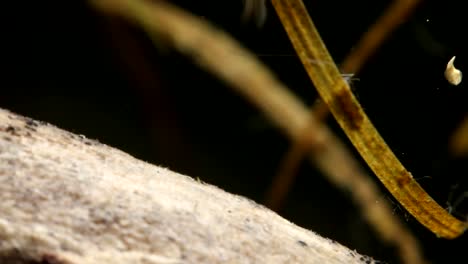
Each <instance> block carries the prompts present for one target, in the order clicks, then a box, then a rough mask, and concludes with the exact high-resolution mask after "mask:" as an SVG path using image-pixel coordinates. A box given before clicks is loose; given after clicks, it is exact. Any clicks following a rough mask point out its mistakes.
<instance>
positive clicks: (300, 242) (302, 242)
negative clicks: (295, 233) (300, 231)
mask: <svg viewBox="0 0 468 264" xmlns="http://www.w3.org/2000/svg"><path fill="white" fill-rule="evenodd" d="M297 243H298V244H299V245H301V246H303V247H307V243H306V242H304V241H302V240H298V241H297Z"/></svg>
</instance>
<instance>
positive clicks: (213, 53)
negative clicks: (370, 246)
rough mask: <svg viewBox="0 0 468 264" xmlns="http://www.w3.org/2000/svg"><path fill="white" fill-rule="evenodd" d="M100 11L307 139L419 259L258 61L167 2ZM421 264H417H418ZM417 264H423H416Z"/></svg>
mask: <svg viewBox="0 0 468 264" xmlns="http://www.w3.org/2000/svg"><path fill="white" fill-rule="evenodd" d="M91 2H92V3H94V4H96V6H97V7H98V8H99V9H100V10H105V11H108V12H112V13H114V14H119V15H122V16H124V17H127V18H128V19H129V20H131V21H133V22H135V23H137V24H139V25H141V26H142V27H143V28H144V29H145V30H146V31H147V32H148V33H149V34H150V36H152V37H153V38H154V39H159V40H161V41H166V42H168V43H170V44H172V46H173V47H174V48H176V49H177V50H178V51H179V52H181V53H183V54H186V55H187V56H189V57H191V58H192V59H193V61H194V62H195V63H198V64H199V65H200V66H201V67H203V68H204V69H206V70H208V71H210V72H212V73H213V74H215V75H216V76H218V77H219V78H220V79H222V80H224V81H225V82H226V83H228V84H230V85H231V87H232V88H233V89H234V90H236V91H237V92H238V93H240V94H242V95H243V96H245V97H246V98H247V99H248V100H249V101H251V102H252V103H253V104H255V105H256V106H257V107H258V108H259V109H261V110H262V111H263V112H264V113H265V114H266V115H267V116H268V117H269V118H270V119H271V120H272V122H273V123H274V124H276V125H277V126H278V127H279V128H280V129H282V131H283V132H284V133H285V134H286V135H287V136H288V137H289V138H290V139H292V140H293V141H294V140H298V139H299V138H303V135H304V131H306V129H307V130H308V129H310V130H309V131H314V133H311V134H309V136H310V137H311V140H312V141H314V142H316V147H315V148H314V149H313V151H312V153H311V156H310V158H311V160H312V161H313V163H314V164H316V165H317V166H318V167H319V168H320V169H321V170H322V171H323V172H324V174H325V175H327V176H328V177H329V179H330V180H331V181H332V182H333V183H335V184H336V185H337V186H338V187H340V188H343V189H346V190H348V191H350V192H351V193H352V197H353V198H354V200H355V202H356V203H357V204H358V206H359V207H360V208H361V209H362V210H363V212H364V214H365V215H366V217H367V220H368V221H369V223H371V224H372V226H373V227H374V228H375V229H376V231H377V232H378V234H380V236H381V237H382V238H383V239H384V240H386V241H393V242H396V243H401V244H402V245H404V247H405V254H406V256H407V257H408V258H411V259H414V260H418V259H420V258H421V256H420V253H419V252H420V249H419V246H418V244H417V242H416V241H415V240H414V238H413V237H412V236H411V235H410V233H409V232H408V231H407V230H406V229H405V228H404V227H403V226H402V224H401V223H400V222H399V220H398V219H397V218H396V217H395V216H394V215H393V214H392V211H391V210H390V208H389V206H388V205H387V204H386V203H384V202H383V201H381V202H380V203H378V204H377V203H376V201H378V200H379V197H380V194H379V193H378V191H377V190H378V188H376V186H375V184H374V183H373V182H372V180H371V179H370V177H368V176H367V175H366V174H365V173H364V172H363V170H362V168H361V167H360V166H359V165H358V163H357V162H356V161H355V160H354V159H353V158H352V155H351V154H350V153H349V152H348V151H347V150H346V148H345V146H344V145H343V144H342V143H341V142H340V141H339V140H338V138H337V137H336V136H334V135H333V134H332V132H331V131H330V130H329V129H328V128H327V127H326V126H324V125H322V124H320V123H318V122H317V120H315V118H314V117H311V116H310V114H309V113H308V111H307V108H306V106H305V105H303V104H302V103H300V100H299V99H298V98H296V97H295V96H294V95H293V94H291V93H290V92H289V91H288V89H287V88H286V87H285V86H284V85H282V84H281V83H280V82H279V81H278V80H277V79H276V78H275V76H274V74H273V73H272V72H270V71H269V70H268V69H267V68H265V67H264V66H262V65H261V64H260V63H259V62H257V60H256V59H255V56H254V55H252V54H251V53H250V52H248V51H247V50H246V49H244V48H242V47H241V46H240V45H239V44H237V43H236V42H235V41H234V40H233V39H232V38H231V37H229V36H228V35H227V34H225V33H223V32H221V31H219V30H217V29H216V28H214V27H213V26H211V25H210V24H208V23H207V22H205V21H201V20H199V19H198V18H196V17H193V16H192V15H190V14H188V13H185V12H183V11H182V10H180V9H178V8H175V7H173V6H171V5H170V4H168V3H165V2H164V1H156V2H153V3H152V4H150V3H149V2H147V1H141V0H114V1H112V0H94V1H91ZM414 263H417V262H414ZM418 263H419V262H418Z"/></svg>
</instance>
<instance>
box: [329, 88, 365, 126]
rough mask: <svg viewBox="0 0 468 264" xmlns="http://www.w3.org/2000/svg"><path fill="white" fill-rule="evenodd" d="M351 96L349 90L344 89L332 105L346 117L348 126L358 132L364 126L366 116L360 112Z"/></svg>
mask: <svg viewBox="0 0 468 264" xmlns="http://www.w3.org/2000/svg"><path fill="white" fill-rule="evenodd" d="M350 95H351V94H350V93H349V92H348V91H347V90H345V89H342V90H341V92H339V93H338V94H337V95H336V96H335V98H334V100H333V101H332V104H334V107H335V108H336V110H338V111H339V113H340V114H342V115H343V116H344V121H345V123H346V126H347V127H349V128H351V129H353V130H358V129H359V128H360V127H361V125H362V121H363V120H364V116H363V114H362V113H361V111H359V108H358V107H357V106H356V105H355V104H354V103H353V102H352V98H351V96H350Z"/></svg>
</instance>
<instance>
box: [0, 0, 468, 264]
mask: <svg viewBox="0 0 468 264" xmlns="http://www.w3.org/2000/svg"><path fill="white" fill-rule="evenodd" d="M12 2H14V1H12ZM172 2H174V3H176V4H178V5H180V6H182V7H184V8H186V9H188V10H190V11H191V12H193V13H195V14H197V15H200V16H204V17H205V18H206V19H208V20H210V21H211V22H213V23H214V24H216V25H218V26H219V27H220V28H222V29H224V30H225V31H227V32H229V33H230V34H231V35H232V36H234V37H235V38H236V39H237V40H239V41H240V42H241V43H243V45H244V46H246V47H247V48H249V49H250V50H251V51H252V52H254V53H255V54H257V55H258V57H259V58H260V59H261V60H262V61H263V62H264V63H266V64H267V65H268V66H269V68H271V69H272V70H273V71H274V72H275V73H276V74H277V77H278V78H279V79H280V80H282V81H283V82H284V83H286V84H287V85H288V87H289V88H290V89H291V90H292V91H294V93H296V94H297V95H299V96H300V97H301V98H302V99H303V101H304V102H306V103H307V104H308V105H311V104H312V103H313V102H314V100H315V99H316V98H317V94H316V92H315V89H314V87H313V85H312V84H311V82H310V81H309V79H308V77H307V75H306V73H305V71H304V70H303V68H302V66H301V64H300V61H299V59H298V58H297V57H296V56H295V55H294V50H293V49H292V47H291V45H290V43H289V40H288V38H287V36H286V34H285V32H284V30H283V29H282V26H281V24H280V22H279V20H278V18H277V17H276V14H275V12H274V10H273V8H272V7H271V5H270V3H268V6H267V7H268V18H267V21H266V24H265V25H264V26H263V27H260V28H258V27H256V25H255V23H254V21H250V22H247V23H243V22H241V19H240V18H241V13H242V1H241V0H236V1H234V0H231V1H215V0H212V1H208V0H203V1H189V0H186V1H172ZM305 2H306V5H307V7H308V8H309V12H310V14H311V17H312V19H313V20H314V22H315V24H316V26H317V28H318V30H319V31H320V33H321V35H322V37H323V40H324V42H325V43H326V45H327V47H328V49H329V50H330V53H331V54H332V56H333V58H334V59H335V61H336V62H338V64H339V62H340V61H342V60H343V59H344V57H345V56H346V54H348V53H349V52H350V51H351V50H352V48H353V45H355V43H356V42H357V41H358V40H359V38H360V36H361V35H362V34H363V33H364V32H365V31H366V29H367V28H368V27H369V26H370V25H371V24H372V23H373V21H375V20H376V19H377V18H378V17H379V15H380V14H381V13H382V12H383V11H384V10H385V7H386V6H387V5H388V4H389V1H337V0H334V1H330V0H310V1H305ZM464 10H466V9H465V8H464V7H463V1H453V2H451V1H426V2H424V3H422V4H421V5H420V6H419V7H418V9H417V10H416V12H415V13H413V14H412V16H411V17H410V18H409V19H408V20H407V21H406V22H405V23H403V25H402V26H400V27H399V28H398V30H396V31H395V32H394V33H393V34H391V36H390V37H389V38H388V39H387V41H386V42H385V44H384V45H383V46H381V47H380V49H379V50H378V52H377V53H376V55H375V56H373V57H372V58H370V59H369V61H368V62H367V63H366V64H365V66H364V68H363V70H362V71H361V72H360V73H359V74H358V75H356V76H355V77H356V78H357V80H354V82H353V87H354V91H355V93H356V94H357V96H358V99H359V100H360V102H361V104H362V105H363V107H364V109H365V111H366V113H367V114H368V115H369V117H370V118H371V120H372V121H373V122H374V124H375V126H376V127H377V128H378V130H379V132H380V133H381V134H382V136H383V137H384V139H385V140H386V141H387V143H388V144H389V146H390V147H391V148H392V150H393V151H394V152H395V154H396V155H397V157H398V158H400V160H401V161H402V163H403V164H404V165H405V166H406V168H407V169H408V170H409V171H411V172H412V174H413V175H414V177H415V178H417V179H419V182H420V184H421V185H422V186H423V188H424V189H425V190H427V191H428V193H429V194H430V195H431V196H432V197H433V198H434V199H436V200H437V201H438V202H439V204H441V205H442V206H447V205H448V204H451V203H454V201H456V200H457V199H458V198H459V197H462V195H463V193H464V192H466V191H468V180H467V172H468V164H467V157H454V156H453V155H452V154H451V153H450V152H449V149H448V141H449V138H450V137H451V135H452V133H453V132H454V130H455V128H456V127H457V125H458V124H460V122H461V121H462V119H463V118H464V116H465V115H466V114H467V113H468V111H467V110H468V104H467V103H466V102H467V100H468V92H467V89H468V87H466V86H467V85H466V82H462V83H461V84H460V85H459V86H456V87H455V86H451V85H449V84H448V82H447V81H446V80H445V79H444V76H443V71H444V69H445V65H446V63H447V62H448V60H449V59H450V58H451V57H452V56H454V55H456V56H457V59H456V61H455V65H456V67H457V68H459V69H461V70H462V72H463V71H464V72H468V54H467V49H466V47H468V45H467V44H468V43H467V42H468V39H467V38H466V26H465V25H468V16H467V15H466V11H464ZM2 13H3V14H2V17H3V20H4V23H3V25H4V27H3V29H2V33H1V34H2V35H1V40H2V49H1V51H0V52H1V58H2V59H1V64H2V70H1V74H0V78H1V86H0V87H1V88H0V89H1V90H0V91H1V93H0V107H2V108H6V109H9V110H11V111H14V112H17V113H19V114H23V115H27V116H30V117H33V118H36V119H39V120H43V121H47V122H50V123H52V124H55V125H57V126H59V127H61V128H64V129H67V130H69V131H72V132H74V133H78V134H84V135H86V136H87V137H89V138H93V139H97V140H99V141H100V142H103V143H105V144H108V145H111V146H113V147H116V148H119V149H122V150H124V151H126V152H128V153H130V154H132V155H133V156H135V157H137V158H140V159H142V160H145V161H148V162H151V163H154V164H157V165H161V166H164V167H168V168H170V169H172V170H174V171H177V172H180V173H183V174H188V175H190V176H192V177H199V178H200V179H201V180H203V181H205V182H207V183H210V184H214V185H217V186H219V187H221V188H223V189H224V190H226V191H229V192H231V193H235V194H240V195H243V196H246V197H249V198H251V199H253V200H255V201H257V202H259V203H262V202H263V201H264V194H265V192H266V190H267V187H268V186H269V184H270V182H271V180H272V177H273V176H274V175H275V172H276V170H277V168H278V165H279V162H280V161H281V159H282V157H283V155H284V154H285V152H286V151H287V149H288V146H289V142H288V140H287V139H286V138H285V137H284V136H283V135H282V134H281V133H280V131H279V130H278V129H276V127H274V126H272V125H271V123H270V122H269V120H267V119H266V118H265V117H264V116H263V115H262V114H261V113H260V112H259V111H258V110H257V109H256V108H255V107H253V106H252V105H250V104H249V103H248V102H247V101H246V100H245V99H244V98H242V97H240V96H239V95H237V94H236V93H235V92H233V91H232V90H231V89H230V88H229V87H227V86H225V85H224V84H223V83H222V82H221V81H219V80H218V79H217V78H214V77H213V76H212V75H210V74H209V73H207V72H205V71H203V70H200V69H199V68H197V67H196V66H195V65H194V64H192V63H191V61H190V59H188V58H185V57H184V56H181V55H180V54H178V53H177V52H176V51H174V50H172V49H171V48H170V47H169V46H165V45H164V44H161V45H160V46H158V47H157V48H154V46H153V44H152V43H151V41H150V40H149V39H148V38H147V37H146V36H145V35H144V34H143V32H141V31H140V30H139V29H137V28H136V27H134V26H132V25H129V24H127V23H126V22H124V21H121V20H118V19H110V18H104V17H102V16H101V14H99V13H96V12H94V11H92V10H91V9H90V8H89V7H88V6H87V5H86V3H85V2H82V1H22V2H20V1H16V2H15V3H5V4H4V6H3V7H2ZM225 63H229V61H226V62H225ZM327 123H328V124H329V125H330V126H331V127H332V128H333V130H334V131H335V132H336V133H337V134H338V135H340V136H341V137H342V138H343V140H344V141H345V142H347V140H346V139H345V137H344V136H343V133H342V132H341V131H340V129H339V128H338V126H337V125H336V123H335V122H334V121H333V119H332V118H329V119H328V120H327ZM356 157H357V156H356ZM370 175H373V174H372V173H370ZM374 179H375V181H376V182H378V179H377V178H376V177H375V178H374ZM382 199H383V200H387V201H388V202H390V203H391V204H392V206H393V208H394V213H395V214H397V215H398V217H399V218H401V219H402V220H403V221H404V222H405V223H406V224H407V225H408V227H409V229H410V230H411V231H412V232H413V233H414V234H415V236H416V237H417V238H418V239H419V240H420V242H421V243H422V245H423V249H424V253H425V255H426V257H427V258H428V259H429V260H430V261H432V263H454V262H463V261H466V259H467V257H466V249H468V243H467V242H468V239H467V235H466V234H465V235H464V236H462V237H460V238H458V239H455V240H452V241H449V240H445V239H438V238H436V237H435V236H434V235H433V234H432V233H430V232H429V231H428V230H426V229H425V228H424V227H422V226H421V225H420V224H419V223H417V222H416V221H415V220H414V219H413V218H412V217H411V216H409V215H408V214H407V213H406V212H405V211H404V209H402V208H401V206H399V205H398V203H397V202H396V201H395V200H394V199H393V198H392V197H391V195H390V194H389V193H388V192H387V191H386V190H384V189H383V188H382ZM279 214H281V215H282V216H284V217H285V218H287V219H289V220H290V221H292V222H294V223H296V224H298V225H300V226H302V227H305V228H308V229H311V230H313V231H315V232H317V233H318V234H320V235H322V236H325V237H329V238H331V239H334V240H337V241H338V242H340V243H342V244H344V245H346V246H348V247H350V248H351V249H356V250H357V251H358V252H359V253H361V254H366V255H370V256H373V257H374V258H376V259H379V260H382V261H386V262H388V263H399V262H400V261H399V259H398V257H397V255H396V252H395V250H394V249H393V248H391V247H389V246H386V245H385V244H383V243H382V242H381V241H380V240H379V239H378V238H377V236H376V234H375V233H374V231H373V229H372V228H371V227H369V225H368V224H367V222H366V221H365V220H364V219H363V217H362V215H361V214H360V213H359V210H357V208H356V207H355V205H354V204H353V202H352V200H351V199H350V195H349V194H347V193H343V192H341V191H339V190H338V189H336V188H335V187H334V186H333V185H332V184H331V183H330V182H329V181H328V180H327V179H326V178H325V177H323V175H322V174H321V173H320V172H319V171H317V170H316V169H315V168H314V167H312V166H311V165H310V164H309V163H306V162H304V163H303V164H302V165H301V168H300V172H299V174H298V175H297V179H296V181H295V184H294V186H293V188H292V189H291V191H290V194H289V196H288V199H287V201H286V204H285V205H284V207H283V208H282V209H281V210H280V212H279ZM455 215H456V216H458V217H459V218H460V219H466V218H467V216H468V198H467V199H465V200H464V201H463V202H462V203H461V204H460V205H459V206H458V207H457V208H455Z"/></svg>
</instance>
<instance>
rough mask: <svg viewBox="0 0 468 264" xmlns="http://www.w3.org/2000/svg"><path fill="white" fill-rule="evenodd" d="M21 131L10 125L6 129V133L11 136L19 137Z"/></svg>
mask: <svg viewBox="0 0 468 264" xmlns="http://www.w3.org/2000/svg"><path fill="white" fill-rule="evenodd" d="M19 130H20V129H19V128H17V127H14V126H12V125H8V126H7V127H6V129H5V131H6V132H7V133H10V134H11V135H13V136H19V133H18V132H19Z"/></svg>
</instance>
